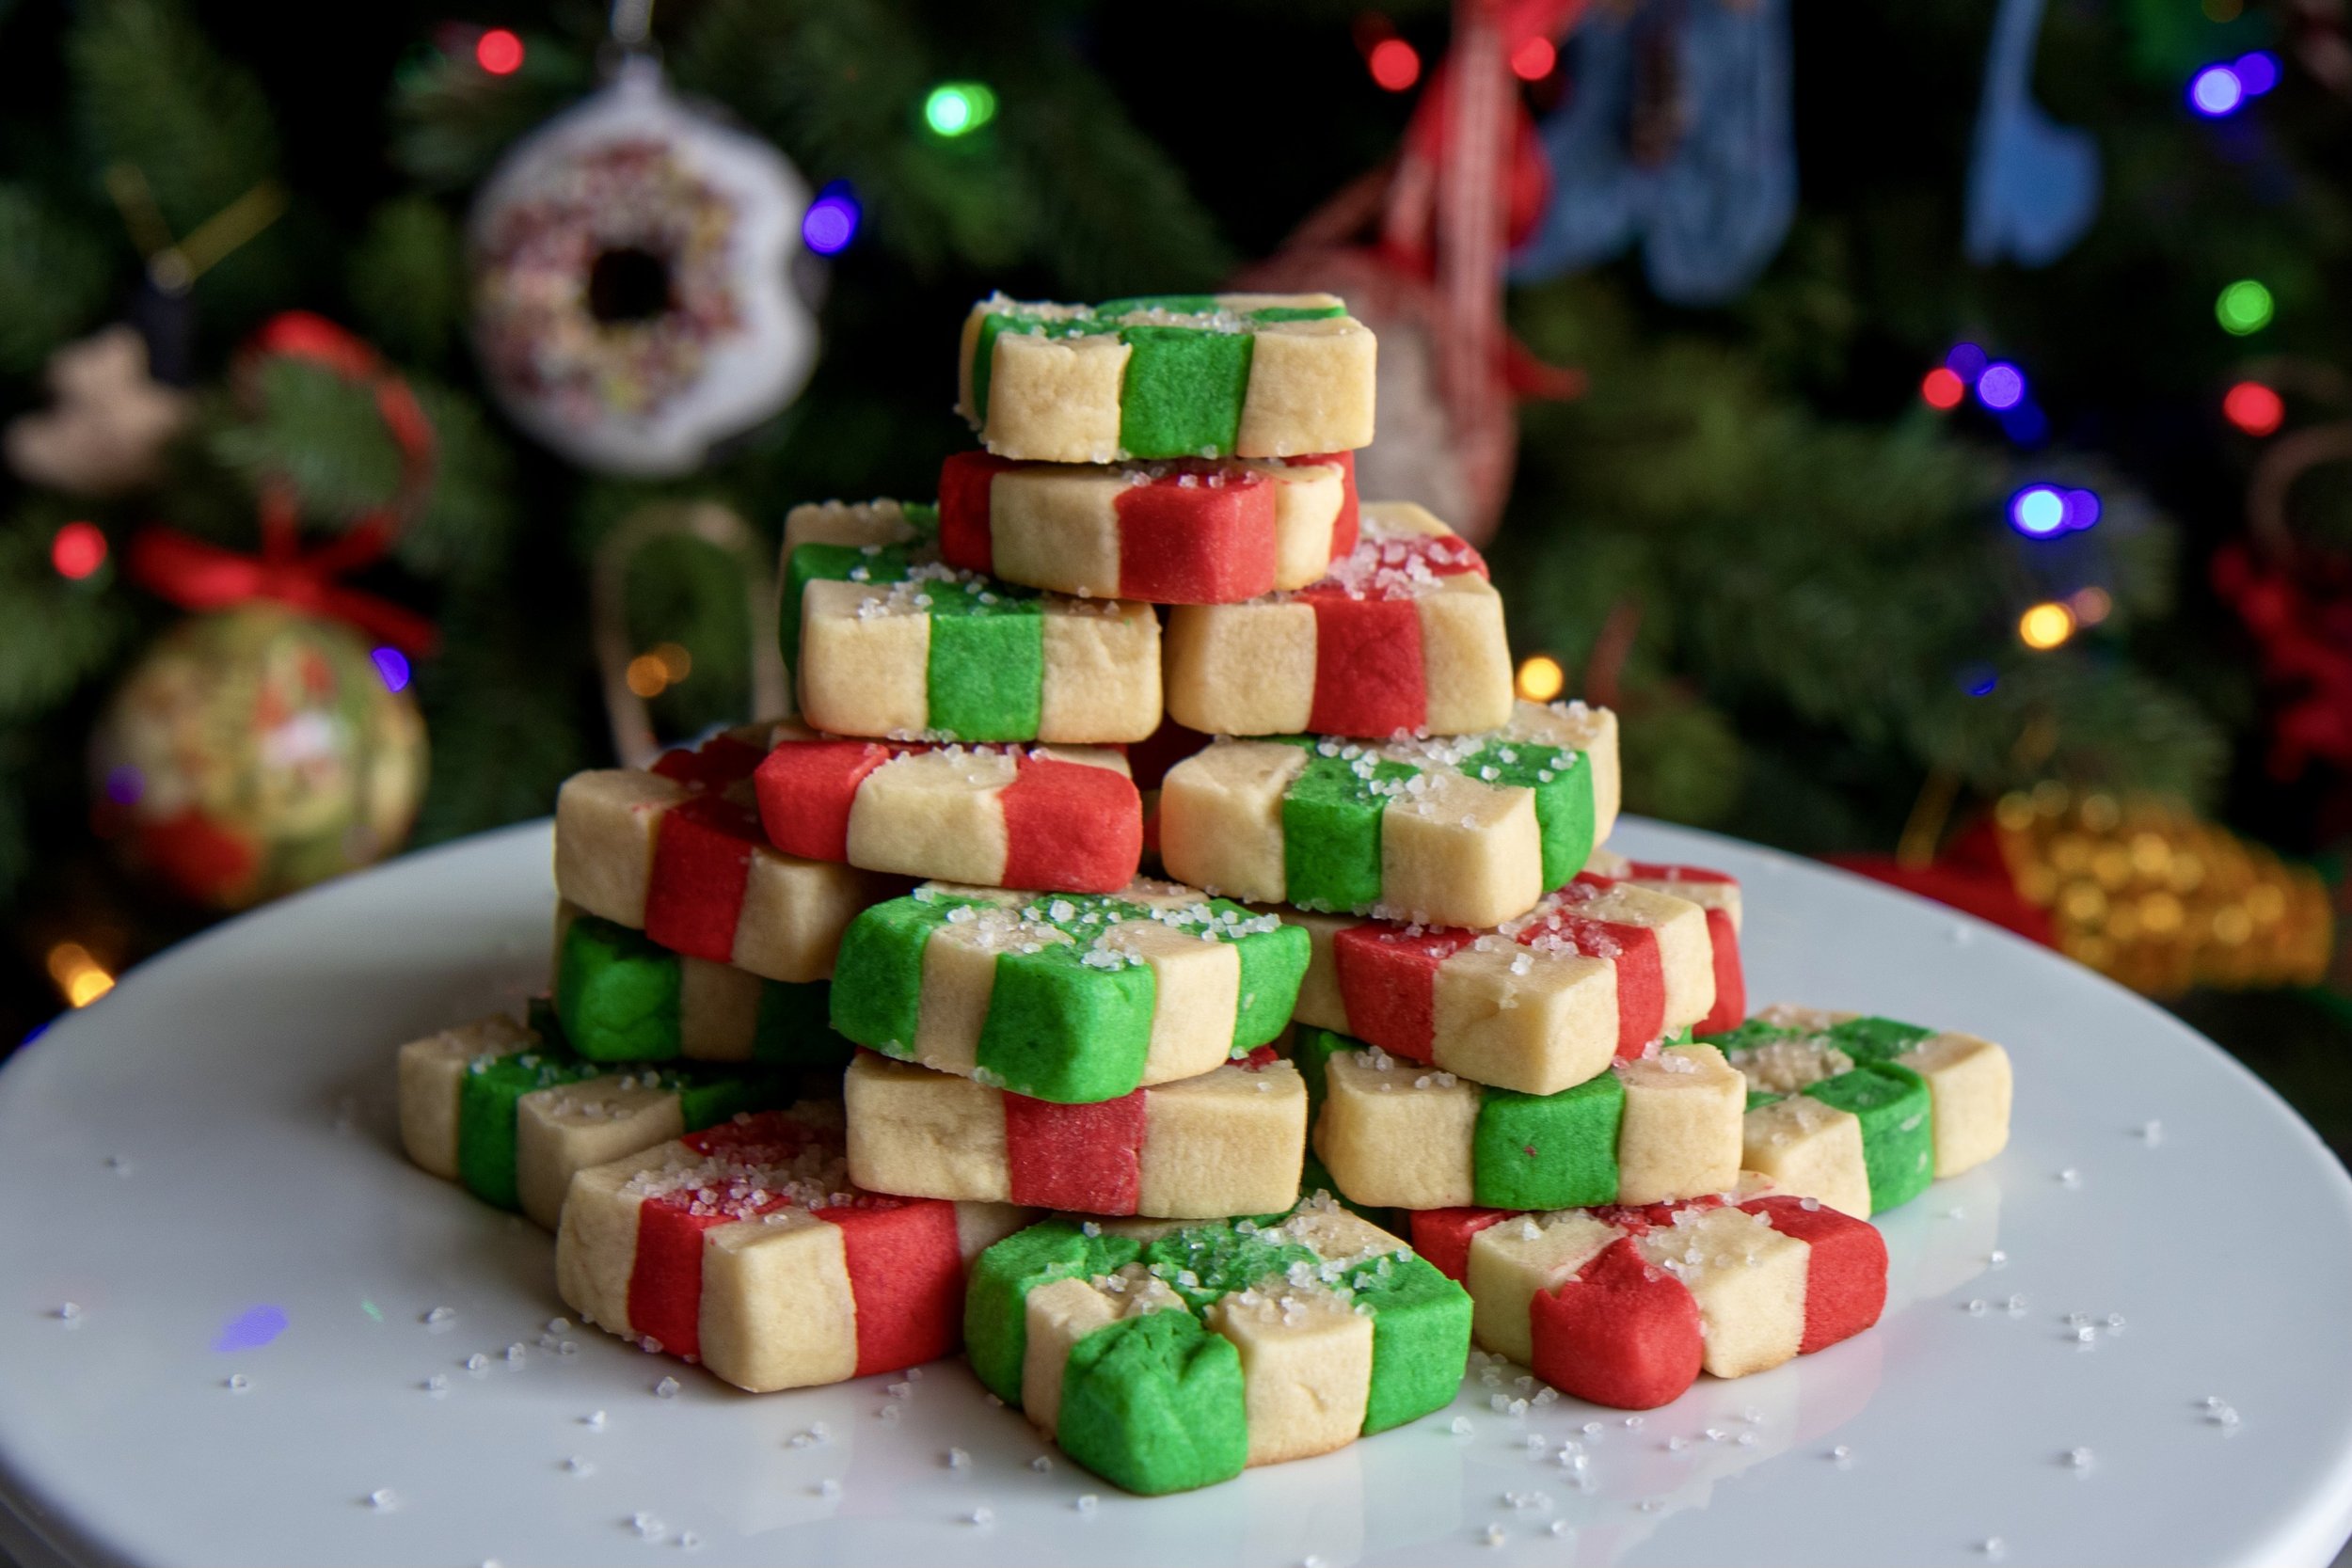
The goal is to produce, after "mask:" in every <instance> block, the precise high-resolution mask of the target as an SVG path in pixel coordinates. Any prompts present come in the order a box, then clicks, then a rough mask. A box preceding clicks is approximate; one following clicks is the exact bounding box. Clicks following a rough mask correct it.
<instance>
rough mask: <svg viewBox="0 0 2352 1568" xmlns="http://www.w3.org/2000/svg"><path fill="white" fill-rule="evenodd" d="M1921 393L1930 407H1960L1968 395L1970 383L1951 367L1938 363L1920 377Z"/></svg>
mask: <svg viewBox="0 0 2352 1568" xmlns="http://www.w3.org/2000/svg"><path fill="white" fill-rule="evenodd" d="M1919 395H1920V396H1921V397H1922V398H1925V399H1926V400H1927V404H1928V406H1929V407H1930V408H1958V407H1959V406H1960V400H1961V399H1963V398H1964V397H1966V396H1967V395H1968V383H1966V382H1965V381H1963V380H1961V378H1960V374H1959V372H1956V371H1954V370H1952V369H1951V368H1950V367H1948V366H1945V365H1938V366H1936V367H1935V369H1933V370H1931V371H1930V372H1928V373H1927V374H1925V375H1923V376H1921V377H1920V378H1919Z"/></svg>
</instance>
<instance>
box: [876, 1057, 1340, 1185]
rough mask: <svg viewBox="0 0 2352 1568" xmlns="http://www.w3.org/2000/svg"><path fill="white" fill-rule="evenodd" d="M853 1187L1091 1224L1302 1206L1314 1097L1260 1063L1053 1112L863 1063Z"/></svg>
mask: <svg viewBox="0 0 2352 1568" xmlns="http://www.w3.org/2000/svg"><path fill="white" fill-rule="evenodd" d="M842 1098H843V1100H844V1101H845V1102H846V1103H847V1105H848V1107H849V1120H850V1176H851V1177H852V1178H853V1179H854V1180H856V1181H857V1183H858V1184H859V1185H860V1186H862V1187H865V1188H867V1189H869V1190H871V1191H874V1192H889V1193H902V1194H905V1195H907V1196H918V1197H952V1198H961V1199H964V1200H967V1201H997V1202H1004V1201H1009V1202H1013V1203H1023V1204H1034V1205H1036V1206H1037V1207H1039V1208H1041V1209H1061V1210H1066V1211H1070V1212H1076V1213H1086V1214H1139V1215H1143V1216H1146V1217H1149V1218H1153V1219H1223V1218H1226V1217H1228V1216H1230V1215H1233V1214H1264V1213H1271V1212H1274V1211H1276V1210H1279V1209H1283V1208H1286V1207H1288V1206H1289V1205H1290V1204H1292V1203H1295V1201H1297V1198H1298V1175H1299V1170H1300V1167H1301V1165H1302V1164H1303V1162H1304V1160H1305V1156H1306V1148H1307V1086H1306V1084H1305V1082H1304V1081H1303V1080H1302V1079H1301V1078H1300V1077H1299V1075H1298V1069H1296V1068H1295V1067H1293V1066H1292V1065H1291V1064H1290V1063H1288V1062H1285V1061H1280V1060H1278V1059H1276V1058H1275V1056H1274V1053H1272V1052H1271V1051H1270V1050H1260V1051H1258V1052H1255V1053H1252V1054H1251V1055H1249V1056H1248V1057H1246V1058H1244V1059H1242V1060H1239V1061H1235V1062H1230V1063H1228V1064H1226V1065H1225V1066H1224V1067H1221V1068H1218V1069H1216V1070H1214V1071H1211V1072H1204V1073H1202V1074H1201V1075H1200V1077H1198V1078H1183V1079H1179V1080H1177V1081H1176V1082H1174V1083H1172V1084H1155V1085H1152V1086H1151V1087H1149V1088H1142V1089H1137V1090H1136V1091H1135V1092H1134V1093H1132V1094H1127V1095H1122V1096H1120V1098H1119V1099H1117V1100H1109V1101H1098V1102H1096V1103H1093V1104H1089V1105H1058V1104H1056V1103H1054V1102H1052V1101H1044V1100H1031V1099H1029V1098H1028V1097H1026V1096H1025V1095H1017V1094H1008V1093H1006V1092H1005V1091H1004V1090H1003V1089H998V1088H991V1087H989V1086H988V1085H984V1084H978V1083H975V1082H974V1081H973V1080H971V1079H969V1078H963V1077H959V1076H957V1075H956V1074H954V1073H948V1072H934V1071H932V1070H931V1069H929V1068H924V1067H917V1066H915V1065H914V1063H912V1062H899V1061H893V1060H892V1059H890V1058H889V1057H887V1056H881V1055H877V1054H875V1053H873V1052H870V1051H861V1052H859V1053H858V1054H857V1059H856V1060H855V1061H853V1062H851V1063H850V1071H849V1074H848V1077H847V1078H846V1079H845V1080H844V1082H843V1085H842Z"/></svg>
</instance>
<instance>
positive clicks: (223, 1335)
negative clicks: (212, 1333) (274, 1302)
mask: <svg viewBox="0 0 2352 1568" xmlns="http://www.w3.org/2000/svg"><path fill="white" fill-rule="evenodd" d="M285 1332H286V1310H285V1308H284V1307H268V1306H263V1307H246V1309H245V1310H244V1311H242V1312H240V1313H238V1314H237V1315H236V1316H235V1317H233V1318H231V1319H230V1320H229V1323H228V1326H226V1327H224V1328H223V1329H222V1330H221V1331H220V1338H217V1339H215V1340H214V1341H213V1348H214V1349H215V1350H221V1351H230V1350H259V1349H261V1348H262V1346H263V1345H266V1344H268V1343H269V1342H270V1341H271V1340H272V1339H275V1338H278V1336H279V1335H280V1334H283V1333H285Z"/></svg>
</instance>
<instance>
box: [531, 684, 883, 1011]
mask: <svg viewBox="0 0 2352 1568" xmlns="http://www.w3.org/2000/svg"><path fill="white" fill-rule="evenodd" d="M775 728H776V726H774V725H770V724H751V725H746V726H744V727H743V728H741V729H738V730H731V731H728V732H727V733H726V734H724V735H721V736H714V737H712V738H711V739H709V740H707V741H705V742H704V743H703V745H702V746H701V748H700V749H699V750H696V751H691V752H685V751H679V752H666V753H664V754H663V755H662V757H661V758H660V761H658V762H656V763H655V764H654V765H653V766H652V767H651V768H644V769H639V768H599V769H596V770H595V771H592V772H586V773H575V774H573V775H572V776H571V777H570V778H569V779H566V780H565V781H564V787H563V789H562V790H561V791H560V792H559V793H558V794H557V795H556V798H555V887H556V892H557V894H558V895H560V896H561V897H563V898H564V899H565V900H567V901H569V902H570V903H573V904H576V905H578V906H579V907H580V908H581V909H583V910H585V911H588V912H589V913H590V914H594V915H601V916H603V917H604V918H605V919H607V920H610V921H613V922H616V923H617V924H619V925H623V926H627V927H631V928H633V929H636V930H642V931H644V933H645V934H646V935H647V936H648V937H651V938H652V939H653V940H654V941H655V942H659V943H660V945H662V946H663V947H667V948H669V949H670V950H671V951H673V952H676V953H683V954H685V955H686V956H687V957H689V958H706V959H708V960H709V961H710V962H712V963H722V964H732V965H734V966H735V967H736V968H738V969H745V970H749V971H750V972H751V973H753V974H757V975H759V976H761V977H762V978H763V979H769V980H785V981H790V982H793V983H796V984H797V983H800V982H803V981H808V980H821V979H824V978H825V977H826V976H827V975H829V974H832V973H833V958H834V952H835V951H836V950H837V949H838V948H839V947H840V945H841V933H842V931H843V930H844V929H845V928H847V927H848V926H849V924H850V920H851V919H852V918H854V917H855V916H856V914H857V912H858V911H860V910H863V909H865V908H866V906H867V905H869V904H879V903H881V902H882V900H883V899H885V898H893V897H896V896H898V895H899V894H901V893H903V892H905V891H906V884H905V882H903V881H900V880H898V879H892V878H889V877H886V876H883V875H881V874H879V873H876V872H871V871H864V870H860V869H857V868H855V867H853V866H850V865H846V864H841V863H835V862H830V861H821V860H808V859H803V858H802V857H799V856H795V855H787V854H783V853H780V852H778V851H777V850H775V849H773V848H771V847H769V844H768V840H767V837H766V835H765V834H764V833H762V832H761V831H760V826H759V814H758V812H757V810H756V809H755V804H754V797H753V789H752V772H753V769H754V768H756V767H757V766H758V764H759V760H760V758H761V757H763V756H765V755H766V754H767V751H768V740H769V738H770V736H771V734H772V733H773V731H774V730H775Z"/></svg>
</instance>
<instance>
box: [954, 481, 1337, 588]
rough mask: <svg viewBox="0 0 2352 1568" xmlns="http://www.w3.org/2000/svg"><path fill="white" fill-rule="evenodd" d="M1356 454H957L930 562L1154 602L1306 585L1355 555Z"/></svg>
mask: <svg viewBox="0 0 2352 1568" xmlns="http://www.w3.org/2000/svg"><path fill="white" fill-rule="evenodd" d="M1357 527H1358V513H1357V504H1356V454H1355V453H1354V452H1352V451H1343V452H1333V453H1329V454H1327V455H1323V456H1316V457H1290V458H1273V459H1267V460H1263V461H1259V462H1245V461H1243V460H1241V459H1239V458H1227V459H1224V460H1221V461H1220V460H1209V459H1200V458H1180V459H1176V460H1174V461H1171V462H1166V463H1124V464H1120V465H1117V466H1104V467H1097V466H1094V465H1090V464H1073V463H1015V462H1011V461H1009V460H1008V459H1005V458H1002V457H992V456H991V455H989V454H988V453H987V452H984V451H964V452H958V453H956V454H955V455H954V456H952V457H950V458H948V459H947V462H946V467H943V468H942V469H941V470H940V475H939V554H940V559H942V560H943V561H945V562H947V564H948V565H950V566H955V567H960V568H961V569H962V570H964V571H967V572H985V573H987V574H988V575H989V576H991V577H994V578H1002V579H1003V580H1004V581H1006V582H1015V583H1020V584H1023V585H1024V586H1025V587H1029V588H1042V589H1046V590H1048V591H1050V592H1053V593H1057V594H1081V595H1087V596H1090V597H1094V598H1104V599H1139V600H1143V601H1145V602H1148V603H1152V604H1237V603H1239V602H1240V601H1242V600H1244V599H1254V598H1256V597H1257V596H1258V595H1259V594H1269V593H1272V592H1274V591H1275V590H1276V589H1281V588H1304V587H1306V586H1307V585H1308V584H1309V583H1311V582H1314V581H1316V580H1317V579H1318V578H1322V577H1323V576H1324V574H1325V573H1327V572H1328V571H1329V570H1330V569H1331V562H1334V561H1337V560H1340V559H1342V558H1343V557H1344V556H1346V555H1347V554H1348V553H1349V552H1351V551H1352V550H1354V549H1355V548H1356V534H1357Z"/></svg>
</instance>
